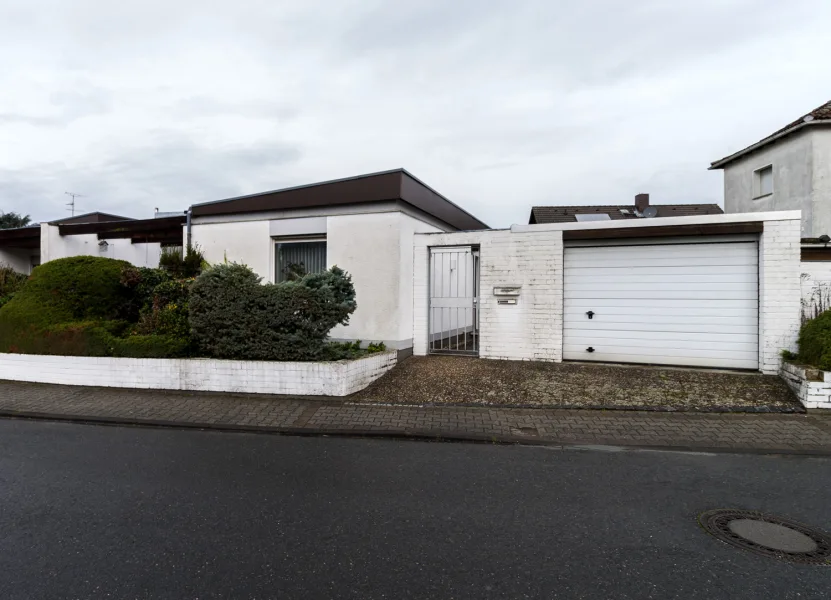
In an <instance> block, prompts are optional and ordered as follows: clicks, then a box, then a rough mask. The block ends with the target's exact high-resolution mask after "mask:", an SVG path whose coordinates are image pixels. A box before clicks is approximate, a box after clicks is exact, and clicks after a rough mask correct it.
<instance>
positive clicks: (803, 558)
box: [698, 509, 831, 566]
mask: <svg viewBox="0 0 831 600" xmlns="http://www.w3.org/2000/svg"><path fill="white" fill-rule="evenodd" d="M698 522H699V523H700V524H701V526H702V527H703V528H704V530H705V531H706V532H707V533H709V534H711V535H712V536H714V537H716V538H718V539H720V540H721V541H722V542H726V543H728V544H730V545H732V546H737V547H739V548H743V549H745V550H749V551H751V552H755V553H756V554H762V555H764V556H770V557H773V558H778V559H779V560H785V561H788V562H792V563H800V564H803V565H825V566H831V538H829V537H828V536H827V535H825V534H824V533H823V532H822V531H819V530H817V529H812V528H811V527H808V526H807V525H803V524H802V523H797V522H796V521H791V520H790V519H784V518H782V517H776V516H774V515H765V514H762V513H759V512H753V511H749V510H732V509H718V510H708V511H707V512H705V513H701V514H700V515H699V516H698Z"/></svg>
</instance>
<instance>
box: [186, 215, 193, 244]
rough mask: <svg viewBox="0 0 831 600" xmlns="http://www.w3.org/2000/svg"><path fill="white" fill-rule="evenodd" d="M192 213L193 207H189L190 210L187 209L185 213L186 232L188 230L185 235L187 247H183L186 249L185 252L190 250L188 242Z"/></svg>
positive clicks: (189, 239)
mask: <svg viewBox="0 0 831 600" xmlns="http://www.w3.org/2000/svg"><path fill="white" fill-rule="evenodd" d="M192 212H193V207H190V208H188V209H187V210H186V211H185V214H186V215H187V230H188V233H187V240H188V245H187V246H186V247H185V249H186V250H187V249H188V248H190V241H191V234H190V216H191V213H192Z"/></svg>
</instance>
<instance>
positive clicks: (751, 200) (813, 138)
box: [722, 126, 831, 238]
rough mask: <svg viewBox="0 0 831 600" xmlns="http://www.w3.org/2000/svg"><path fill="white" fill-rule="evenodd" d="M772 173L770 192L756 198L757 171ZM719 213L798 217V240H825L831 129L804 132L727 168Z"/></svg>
mask: <svg viewBox="0 0 831 600" xmlns="http://www.w3.org/2000/svg"><path fill="white" fill-rule="evenodd" d="M767 166H770V167H772V171H773V191H772V193H770V194H767V195H761V193H760V192H761V190H760V189H759V188H758V186H757V178H758V176H759V175H758V174H759V173H760V169H763V168H765V167H767ZM722 168H723V169H724V212H725V213H747V212H767V211H779V210H800V211H802V227H801V237H803V238H815V237H819V236H821V235H824V234H828V235H831V127H826V126H812V127H805V128H803V129H801V130H800V131H797V132H795V133H793V134H791V135H787V136H784V137H782V138H780V139H778V140H774V141H772V142H771V143H769V144H767V145H765V146H762V147H760V148H759V149H757V150H754V151H752V152H749V153H748V154H745V155H744V156H740V157H738V158H736V159H735V160H732V161H730V162H728V163H727V164H726V165H725V166H723V167H722Z"/></svg>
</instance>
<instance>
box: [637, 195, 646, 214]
mask: <svg viewBox="0 0 831 600" xmlns="http://www.w3.org/2000/svg"><path fill="white" fill-rule="evenodd" d="M647 206H649V194H638V195H637V196H635V210H637V211H638V212H643V211H644V209H645V208H646V207H647Z"/></svg>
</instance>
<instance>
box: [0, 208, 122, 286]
mask: <svg viewBox="0 0 831 600" xmlns="http://www.w3.org/2000/svg"><path fill="white" fill-rule="evenodd" d="M129 220H130V219H128V218H127V217H121V216H119V215H111V214H109V213H102V212H91V213H86V214H83V215H77V216H72V217H67V218H65V219H59V220H57V221H52V222H51V223H49V224H46V223H44V224H40V225H38V224H34V225H29V226H27V227H19V228H16V229H0V264H7V265H9V266H11V267H12V268H13V269H15V270H16V271H18V272H20V273H25V274H26V275H28V274H29V273H31V272H32V269H33V268H35V267H36V266H38V265H39V264H40V263H41V262H46V261H48V260H52V259H54V258H61V256H63V255H66V256H75V255H78V254H94V253H95V252H92V251H90V252H82V251H81V250H82V249H81V248H78V247H71V248H69V249H68V250H67V251H66V254H60V255H59V254H54V255H50V254H49V253H45V254H44V252H43V243H42V239H45V238H46V237H48V236H45V235H43V233H42V232H43V231H46V230H48V225H54V226H57V225H76V224H82V223H102V222H111V221H129ZM96 242H97V240H96ZM95 249H96V250H97V249H98V247H97V244H96V245H95ZM44 256H45V258H44Z"/></svg>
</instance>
